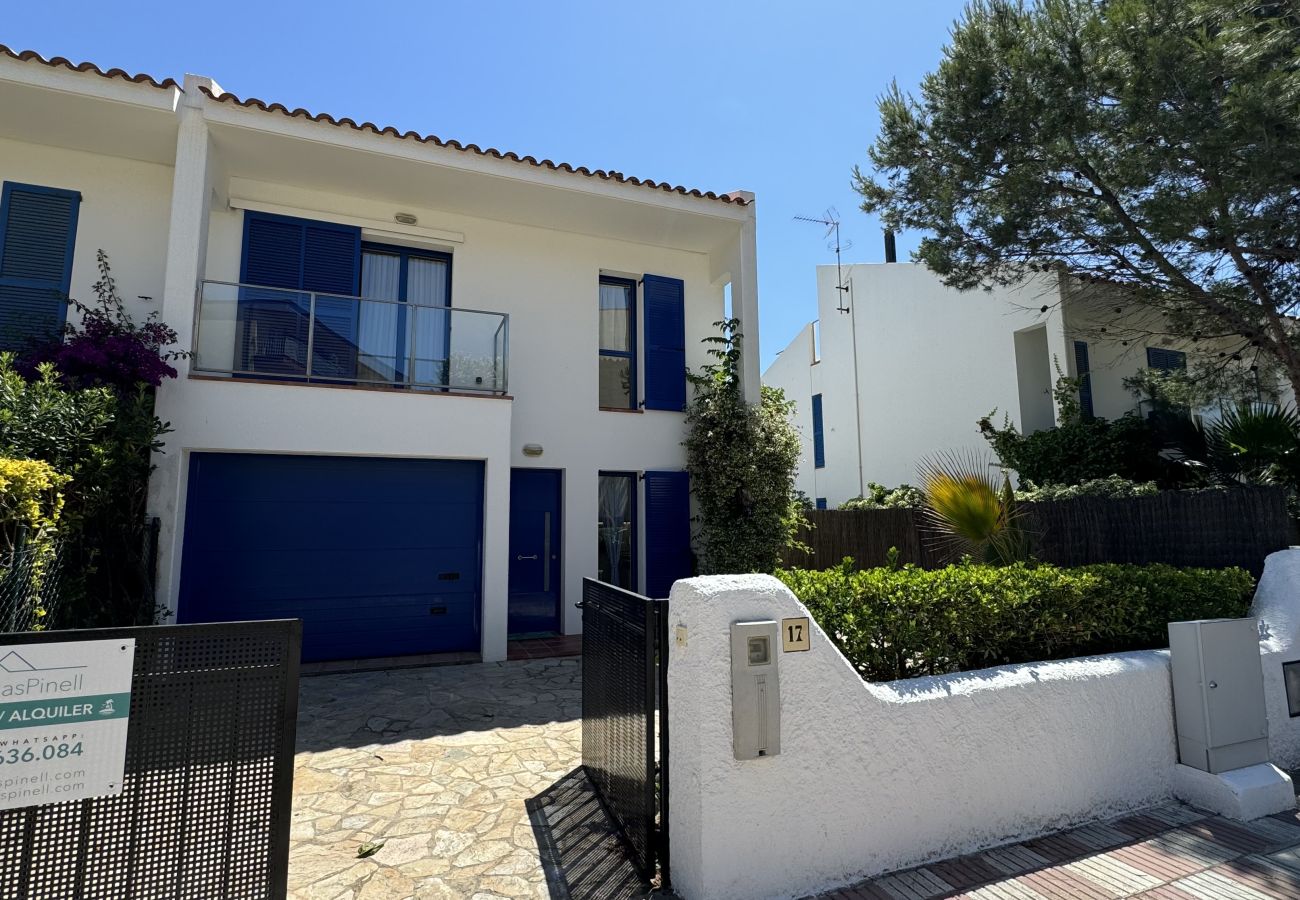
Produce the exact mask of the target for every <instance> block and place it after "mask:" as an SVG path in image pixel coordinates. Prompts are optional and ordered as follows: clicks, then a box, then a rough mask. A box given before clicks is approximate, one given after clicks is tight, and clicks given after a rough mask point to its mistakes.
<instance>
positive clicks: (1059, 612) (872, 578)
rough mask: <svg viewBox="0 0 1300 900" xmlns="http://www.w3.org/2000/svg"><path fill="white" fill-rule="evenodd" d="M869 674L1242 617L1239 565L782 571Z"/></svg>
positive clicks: (1116, 643)
mask: <svg viewBox="0 0 1300 900" xmlns="http://www.w3.org/2000/svg"><path fill="white" fill-rule="evenodd" d="M776 575H777V577H778V578H780V579H781V580H782V581H783V582H785V584H786V585H787V586H788V587H789V588H790V590H791V591H793V592H794V594H795V596H797V597H798V598H799V599H800V600H801V601H802V602H803V604H804V605H805V606H807V607H808V609H809V611H810V612H811V613H812V615H813V617H814V618H815V619H816V620H817V622H818V624H820V625H821V626H822V628H823V629H825V631H826V633H827V634H829V635H831V637H832V639H833V640H834V641H835V643H836V645H837V646H839V648H840V650H841V651H842V652H843V653H844V655H845V656H846V657H848V659H849V660H850V661H851V662H852V663H853V665H854V666H855V667H856V668H857V670H858V671H859V672H860V673H861V674H862V677H863V678H865V679H867V680H869V681H891V680H894V679H899V678H911V677H915V676H918V675H938V674H943V673H947V672H960V671H966V670H969V669H979V668H984V667H987V666H996V665H1002V664H1005V663H1020V662H1033V661H1036V660H1045V659H1064V658H1067V657H1071V656H1084V655H1088V654H1095V653H1110V652H1116V651H1123V650H1139V649H1149V648H1153V647H1164V646H1167V644H1168V641H1167V638H1166V631H1165V626H1166V624H1167V623H1168V622H1171V621H1178V620H1182V619H1202V618H1217V617H1221V616H1227V617H1232V616H1242V615H1245V614H1246V611H1247V610H1248V609H1249V607H1250V601H1251V596H1252V594H1253V591H1254V580H1253V579H1252V578H1251V576H1250V575H1249V573H1247V572H1245V571H1244V570H1242V569H1179V568H1175V567H1173V566H1165V565H1148V566H1133V565H1092V566H1080V567H1077V568H1068V569H1066V568H1060V567H1057V566H1051V565H1041V564H1027V563H1017V564H1014V565H1009V566H990V565H981V564H975V563H971V562H963V563H961V564H958V565H953V566H948V567H947V568H943V569H936V570H932V571H928V570H924V569H919V568H916V567H915V566H910V565H909V566H903V567H901V568H898V567H889V568H878V569H867V570H862V571H859V570H856V569H855V568H854V566H853V561H852V560H850V559H846V560H845V561H844V562H843V563H842V564H841V565H840V566H838V567H836V568H833V569H828V570H825V571H820V572H818V571H810V570H804V569H790V570H781V571H778V572H777V573H776Z"/></svg>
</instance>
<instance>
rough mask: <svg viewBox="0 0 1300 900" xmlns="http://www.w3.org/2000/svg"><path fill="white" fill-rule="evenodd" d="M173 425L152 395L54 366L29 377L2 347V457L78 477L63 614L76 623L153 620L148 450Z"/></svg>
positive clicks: (69, 508) (67, 523) (68, 516)
mask: <svg viewBox="0 0 1300 900" xmlns="http://www.w3.org/2000/svg"><path fill="white" fill-rule="evenodd" d="M166 430H167V428H166V426H165V425H164V424H163V423H162V422H160V421H159V420H158V418H157V417H156V416H154V414H153V397H152V394H151V393H150V392H149V391H148V390H147V389H146V388H145V387H144V386H143V385H140V386H138V387H137V388H136V389H134V390H132V391H122V392H119V391H118V390H116V389H114V388H110V387H87V388H74V387H70V386H69V385H68V384H67V382H66V381H65V380H64V379H63V378H62V377H61V376H60V375H59V373H58V372H56V371H55V369H54V366H53V364H51V363H48V362H47V363H42V364H41V365H40V366H39V367H38V368H37V370H36V372H35V373H34V376H33V377H32V379H31V380H30V381H29V380H27V379H24V378H23V377H22V376H21V375H20V374H19V373H18V372H17V371H16V370H15V368H14V365H13V358H12V356H10V355H9V354H0V454H2V455H5V456H10V457H15V458H21V459H30V460H41V461H43V462H45V463H48V464H49V465H50V466H52V467H53V468H54V469H55V470H56V471H58V472H60V473H63V474H65V475H67V476H70V477H71V481H70V483H69V484H68V486H67V489H66V491H65V507H64V513H63V524H62V527H61V529H60V530H61V532H62V534H63V536H64V541H63V550H62V560H63V578H62V580H61V582H60V589H61V596H60V598H59V603H60V611H61V616H63V617H64V621H66V623H67V624H68V626H69V627H94V626H111V625H136V624H149V623H150V622H151V621H152V620H153V618H154V612H155V610H154V607H153V598H152V594H151V590H150V581H151V576H150V573H149V571H148V567H147V564H146V554H145V536H146V522H145V504H146V498H147V488H148V483H149V474H150V472H151V470H152V461H151V459H150V454H151V453H152V452H153V451H154V450H156V449H158V448H160V447H161V443H160V438H161V436H162V435H163V434H164V433H166Z"/></svg>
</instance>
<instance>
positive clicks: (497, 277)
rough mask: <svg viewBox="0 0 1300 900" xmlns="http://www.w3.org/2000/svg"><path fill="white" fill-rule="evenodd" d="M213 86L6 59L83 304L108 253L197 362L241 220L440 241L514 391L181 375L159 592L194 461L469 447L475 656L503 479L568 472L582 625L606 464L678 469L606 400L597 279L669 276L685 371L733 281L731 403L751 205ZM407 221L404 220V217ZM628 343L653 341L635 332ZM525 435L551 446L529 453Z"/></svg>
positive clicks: (158, 489) (642, 428)
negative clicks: (199, 335)
mask: <svg viewBox="0 0 1300 900" xmlns="http://www.w3.org/2000/svg"><path fill="white" fill-rule="evenodd" d="M205 90H206V91H208V92H210V94H211V95H215V96H220V95H221V94H222V93H223V92H222V91H221V89H220V87H219V86H218V85H216V84H215V83H214V82H213V81H212V80H211V79H209V78H205V77H201V76H194V75H187V76H185V79H184V90H183V91H182V90H180V89H178V88H175V87H168V88H160V87H153V86H145V85H139V84H134V83H131V82H127V81H125V80H124V79H116V78H104V77H101V76H100V75H96V74H93V73H79V72H66V71H63V70H61V69H58V68H57V67H50V66H44V65H41V64H40V63H37V62H32V63H27V62H23V61H17V60H10V59H8V58H4V59H0V100H3V103H0V107H3V108H4V109H6V110H11V111H16V113H17V114H16V115H15V116H14V117H10V118H8V119H5V120H4V121H3V122H0V179H3V180H13V181H21V182H26V183H35V184H43V185H49V186H54V187H61V188H71V189H76V190H79V191H81V193H82V196H83V200H82V204H81V207H80V223H79V227H78V234H77V242H76V259H75V264H74V271H73V282H72V293H73V295H74V296H77V297H81V298H85V299H89V296H90V285H91V284H92V283H93V282H94V281H95V279H96V277H97V273H96V271H95V266H94V257H95V250H96V248H98V247H103V248H104V249H105V250H106V251H107V252H108V253H109V254H110V256H111V258H112V262H113V266H114V275H115V276H116V277H117V279H118V283H119V288H120V290H121V293H122V295H123V296H124V297H125V298H126V300H127V303H128V306H129V307H130V308H131V310H132V312H133V314H134V315H135V316H136V318H137V319H141V318H143V317H144V316H145V315H147V314H148V313H150V312H154V311H158V312H160V313H161V314H162V318H163V320H164V321H166V322H167V323H168V324H169V325H171V326H172V327H174V328H175V329H176V330H177V332H178V334H179V341H178V346H180V347H182V348H186V349H189V348H191V347H192V338H193V334H194V319H195V314H196V308H195V292H196V286H197V285H198V283H199V282H200V281H201V280H203V279H205V278H211V279H220V280H230V281H234V280H237V279H238V273H239V261H240V255H241V246H240V245H241V240H242V232H241V223H242V217H243V215H244V212H243V210H244V209H247V208H256V209H264V210H267V211H271V212H279V213H282V214H286V215H298V216H302V217H305V218H314V219H319V220H324V221H340V222H346V223H348V224H353V225H360V226H362V227H363V229H365V230H364V232H363V233H364V234H365V235H366V237H367V238H368V239H373V240H377V241H379V242H383V243H405V244H412V245H415V246H426V247H432V248H436V249H440V250H445V251H449V252H451V254H452V255H453V266H452V268H453V272H452V292H451V305H452V306H453V307H458V308H474V309H484V310H491V311H497V312H503V313H508V314H509V315H510V317H511V323H510V343H509V352H508V360H509V361H508V365H509V391H510V395H511V398H510V399H498V398H487V397H456V396H450V395H443V394H431V393H419V394H415V395H411V394H402V393H384V392H382V391H370V390H343V389H339V388H337V387H327V386H305V385H260V384H253V383H251V382H249V381H244V380H238V381H236V380H229V379H221V380H216V381H213V380H209V379H196V378H190V377H188V376H189V374H190V373H189V369H190V366H189V364H188V363H187V362H185V361H182V362H181V363H180V364H179V365H178V366H177V368H178V369H179V370H180V377H179V378H178V379H176V380H174V381H169V382H167V383H165V384H164V385H163V386H162V388H161V389H160V390H159V392H158V397H157V410H158V413H159V415H160V417H161V418H163V419H164V420H166V421H168V422H169V423H170V425H171V427H172V431H171V433H169V434H168V435H167V436H166V438H165V453H163V454H161V455H159V456H158V458H157V460H156V462H157V465H158V468H157V471H156V473H155V476H154V477H153V479H152V480H151V483H150V498H149V508H150V512H151V513H154V514H157V515H159V516H160V517H161V518H162V520H163V524H162V531H161V535H160V541H161V548H162V552H161V560H160V584H161V585H162V586H163V587H162V595H161V596H160V597H159V600H160V602H161V603H162V604H164V605H165V606H167V607H169V608H171V609H172V610H174V608H175V604H176V600H177V590H178V586H179V576H180V566H181V559H182V554H183V547H182V542H183V519H184V498H185V491H186V487H187V485H186V484H185V472H186V470H187V467H186V460H187V458H188V455H189V453H191V452H194V451H198V450H204V451H236V452H276V453H303V454H347V455H364V456H402V457H427V458H468V459H481V460H484V461H485V462H486V464H487V486H486V496H485V504H486V516H485V526H484V535H483V540H484V550H485V563H484V612H483V622H484V638H483V654H484V657H485V658H487V659H499V658H503V657H504V655H505V639H506V635H505V621H506V618H505V617H506V608H507V593H508V585H507V583H506V571H507V561H508V560H507V555H508V540H509V537H508V536H509V473H510V470H511V467H512V466H527V467H537V468H547V469H556V470H560V471H561V472H562V473H563V485H564V496H563V509H562V516H563V520H564V521H563V538H562V546H561V548H559V549H560V551H561V553H562V562H563V589H564V593H563V598H562V603H561V606H562V622H561V627H562V630H563V631H564V632H566V633H575V632H577V631H579V630H580V628H581V616H580V614H579V613H578V611H577V610H576V608H575V606H574V604H576V603H577V601H578V600H579V597H580V592H581V579H582V578H583V577H584V576H586V575H592V574H595V572H596V569H597V534H596V527H595V524H596V522H595V520H596V518H597V512H598V504H597V486H598V481H597V478H598V473H599V472H600V471H601V470H618V471H635V472H643V471H646V470H654V469H669V470H680V469H682V468H683V467H684V465H685V452H684V449H683V448H682V446H681V442H682V440H683V438H684V437H685V423H684V416H683V414H682V413H680V412H664V411H650V410H647V411H634V412H608V411H601V410H600V409H599V408H598V378H597V368H598V362H597V360H598V348H599V338H598V305H597V301H598V279H599V277H600V275H601V274H602V273H608V274H614V275H621V276H627V277H634V278H639V277H640V276H642V275H646V274H654V275H663V276H670V277H676V278H680V279H682V280H683V282H684V283H685V292H686V297H685V300H686V304H685V313H686V323H685V324H686V362H687V364H688V366H691V367H698V366H700V365H702V364H703V363H705V362H706V361H707V357H706V355H705V352H704V348H703V346H702V345H701V343H700V341H701V340H702V339H703V338H704V337H706V336H710V335H713V334H714V333H715V330H714V327H713V323H714V322H715V321H717V320H718V319H721V318H722V317H723V310H724V301H723V298H724V289H725V288H726V286H727V285H728V284H729V285H730V288H731V295H732V299H733V306H734V310H733V312H735V313H736V314H738V315H740V316H741V317H742V318H743V319H744V324H743V326H742V330H743V333H744V335H745V349H746V357H745V359H744V360H743V373H742V374H743V382H744V386H745V391H746V395H747V396H750V395H754V396H755V397H756V393H757V384H758V373H757V365H756V360H757V356H758V352H759V323H758V315H757V284H756V272H757V268H756V258H755V245H756V240H755V227H754V226H755V207H754V205H753V199H754V198H753V195H752V194H747V193H745V192H734V194H733V195H732V199H733V200H743V201H745V202H743V203H742V202H724V201H722V200H717V199H707V198H703V197H701V196H699V195H698V193H697V194H696V195H694V196H691V195H688V194H685V193H682V192H678V191H670V190H655V189H653V188H651V187H647V186H638V185H636V184H631V183H626V182H625V181H624V180H623V179H622V178H621V176H620V177H611V176H607V175H606V174H605V173H603V172H602V173H598V174H597V175H595V176H587V175H583V174H580V173H573V172H562V171H558V170H556V168H555V167H554V166H552V165H550V164H549V163H547V164H544V165H532V164H529V163H528V162H520V161H518V160H512V159H501V158H499V154H496V158H494V156H493V154H480V153H474V152H472V151H469V152H462V151H459V150H456V149H454V148H451V147H440V146H437V145H436V144H435V143H434V142H421V141H415V140H404V139H397V138H394V137H391V136H389V135H380V134H376V133H374V131H373V129H356V128H351V127H347V126H346V125H337V126H336V125H332V124H328V123H323V122H317V121H311V120H308V119H305V118H303V117H293V116H286V115H281V114H280V113H278V112H274V111H265V110H259V109H253V108H247V107H244V106H241V105H239V104H237V103H235V102H233V101H232V102H219V101H217V100H215V99H212V96H210V95H209V94H205V93H204V91H205ZM69 123H75V124H73V125H70V124H69ZM20 127H21V132H22V133H21V137H22V141H16V140H13V139H12V138H13V137H14V132H15V131H18V130H19V128H20ZM29 133H30V134H31V135H32V137H31V138H30V141H31V142H28V141H29V138H28V137H27V135H28V134H29ZM38 141H39V142H40V143H36V142H38ZM145 160H152V161H151V162H148V161H145ZM584 171H585V170H584ZM249 204H253V205H252V206H250V205H249ZM259 204H260V205H259ZM399 212H401V213H409V214H414V215H416V216H417V217H418V221H419V225H418V227H416V226H409V227H408V226H407V225H405V224H400V223H396V221H395V215H396V214H397V213H399ZM138 295H146V296H148V297H150V298H151V299H150V300H149V301H138V300H137V299H136V298H137V296H138ZM638 319H639V320H641V319H642V316H641V311H640V310H639V311H638ZM207 336H210V335H208V334H206V333H205V337H207ZM637 338H638V342H639V343H640V345H641V347H640V349H641V350H642V351H644V328H643V327H641V322H640V321H639V322H638V328H637ZM644 359H645V354H644V352H642V353H640V354H639V360H640V361H641V365H640V366H639V371H638V380H639V381H641V382H642V387H643V386H644ZM638 394H639V395H640V396H644V391H643V390H641V391H638ZM530 444H533V445H541V446H542V447H543V448H544V450H543V454H542V455H541V456H540V457H525V456H524V455H523V447H524V446H525V445H530ZM638 493H639V494H640V495H641V496H640V497H639V498H638V503H637V514H638V517H639V519H640V522H639V524H640V525H641V527H640V528H639V529H638V533H639V543H640V546H639V547H638V551H639V552H638V554H637V558H638V568H639V573H638V580H639V582H640V583H641V584H644V581H645V568H646V556H647V554H646V552H645V550H646V548H645V528H644V518H645V504H644V502H641V501H642V500H643V499H644V496H643V495H644V492H643V490H639V491H638Z"/></svg>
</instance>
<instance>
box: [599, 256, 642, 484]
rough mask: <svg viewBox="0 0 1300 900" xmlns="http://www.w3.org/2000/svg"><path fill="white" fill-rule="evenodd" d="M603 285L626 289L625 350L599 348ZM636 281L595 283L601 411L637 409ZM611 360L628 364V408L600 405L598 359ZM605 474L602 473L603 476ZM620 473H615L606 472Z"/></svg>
mask: <svg viewBox="0 0 1300 900" xmlns="http://www.w3.org/2000/svg"><path fill="white" fill-rule="evenodd" d="M603 285H614V286H618V287H624V288H627V289H628V297H629V305H628V310H627V323H628V335H627V346H628V349H627V350H607V349H605V347H603V346H600V288H601V286H603ZM637 285H638V282H637V280H636V279H635V278H623V277H621V276H618V275H605V274H603V273H602V274H601V275H600V277H599V278H598V279H597V281H596V343H597V347H596V366H597V368H596V405H597V407H599V408H600V409H607V410H611V411H620V412H622V411H626V410H639V409H640V408H641V407H640V392H639V391H638V390H637V381H638V379H639V378H640V374H641V373H640V368H639V366H638V365H637V362H638V360H637V333H638V331H637V317H638V315H639V311H640V307H641V303H640V299H639V298H638V297H637ZM606 356H608V357H610V358H612V359H626V360H627V361H628V405H627V406H606V405H605V404H603V403H601V402H600V360H601V359H602V358H603V357H606ZM602 474H604V473H602ZM609 474H611V475H613V474H620V473H616V472H611V473H609Z"/></svg>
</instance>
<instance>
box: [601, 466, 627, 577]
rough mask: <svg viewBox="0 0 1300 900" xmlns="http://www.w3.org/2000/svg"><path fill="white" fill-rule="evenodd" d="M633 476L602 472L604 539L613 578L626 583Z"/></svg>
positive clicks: (605, 551) (604, 550)
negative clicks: (624, 568)
mask: <svg viewBox="0 0 1300 900" xmlns="http://www.w3.org/2000/svg"><path fill="white" fill-rule="evenodd" d="M631 518H632V479H631V478H629V477H628V476H625V475H602V476H600V532H599V534H600V543H601V551H602V552H603V553H604V554H605V562H606V564H607V565H608V570H607V571H608V572H609V577H610V582H611V583H612V584H614V585H617V586H618V587H631V585H628V584H623V581H624V578H623V574H622V568H623V551H624V549H625V548H624V546H623V542H624V541H625V540H630V539H631V536H632V535H631V532H632V529H631V527H630V525H631Z"/></svg>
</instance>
